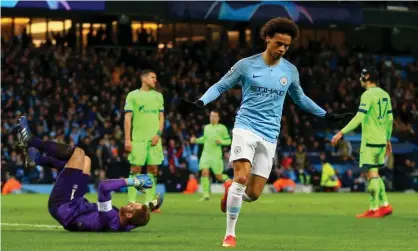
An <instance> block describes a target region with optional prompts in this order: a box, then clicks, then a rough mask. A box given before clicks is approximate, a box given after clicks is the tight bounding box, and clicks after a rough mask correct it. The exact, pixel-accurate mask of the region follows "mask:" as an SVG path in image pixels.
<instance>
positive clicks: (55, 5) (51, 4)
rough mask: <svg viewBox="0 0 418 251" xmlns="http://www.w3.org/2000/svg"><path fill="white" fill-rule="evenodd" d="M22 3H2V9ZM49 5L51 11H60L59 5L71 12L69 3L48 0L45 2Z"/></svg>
mask: <svg viewBox="0 0 418 251" xmlns="http://www.w3.org/2000/svg"><path fill="white" fill-rule="evenodd" d="M19 2H20V1H8V0H6V1H1V7H7V8H14V7H15V6H16V5H17V4H18V3H19ZM45 2H46V3H47V4H48V7H49V9H50V10H57V9H59V5H61V6H62V7H64V9H65V10H71V7H70V5H69V4H68V1H54V0H46V1H45Z"/></svg>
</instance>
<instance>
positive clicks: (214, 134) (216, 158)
mask: <svg viewBox="0 0 418 251" xmlns="http://www.w3.org/2000/svg"><path fill="white" fill-rule="evenodd" d="M209 120H210V124H209V125H206V126H205V128H204V132H203V136H202V137H200V138H197V139H196V138H195V137H192V138H191V140H190V143H192V144H194V143H197V144H203V152H202V156H201V158H200V161H199V170H201V175H200V185H201V187H202V190H203V198H202V200H209V194H210V181H209V174H210V172H209V169H211V170H212V172H213V173H214V174H215V176H216V179H217V180H218V181H222V182H224V181H226V180H227V179H228V178H229V177H228V176H227V175H226V174H223V171H224V162H223V152H222V147H223V146H229V145H231V136H230V135H229V133H228V129H227V128H226V127H225V126H224V125H222V124H219V112H218V111H216V110H213V111H211V113H210V117H209Z"/></svg>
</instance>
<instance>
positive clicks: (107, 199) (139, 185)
mask: <svg viewBox="0 0 418 251" xmlns="http://www.w3.org/2000/svg"><path fill="white" fill-rule="evenodd" d="M126 186H134V187H135V188H136V189H138V190H141V189H148V188H151V187H152V180H151V179H150V178H149V176H148V175H143V174H141V175H138V176H136V177H134V178H128V179H108V180H102V181H100V184H99V195H98V196H99V199H98V201H99V208H100V205H101V204H102V205H103V206H104V207H107V206H105V205H104V203H107V204H110V207H111V206H112V205H111V199H112V198H111V195H110V194H111V192H113V191H115V190H118V189H120V188H122V187H126Z"/></svg>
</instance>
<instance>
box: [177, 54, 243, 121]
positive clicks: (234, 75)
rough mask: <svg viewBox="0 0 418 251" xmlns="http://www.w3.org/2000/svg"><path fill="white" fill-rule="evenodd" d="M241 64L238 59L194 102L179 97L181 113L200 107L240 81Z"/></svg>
mask: <svg viewBox="0 0 418 251" xmlns="http://www.w3.org/2000/svg"><path fill="white" fill-rule="evenodd" d="M241 64H242V61H238V62H237V63H236V64H235V65H234V66H232V67H231V69H230V70H229V71H228V72H227V73H226V74H225V75H224V76H223V77H222V78H221V79H220V80H219V81H218V82H217V83H216V84H214V85H212V86H211V87H210V88H209V89H208V90H207V91H206V92H205V94H203V96H202V97H201V98H200V99H199V100H196V101H194V102H191V101H188V100H185V99H180V104H179V106H178V110H180V112H181V113H183V114H186V113H187V112H190V111H193V110H196V109H200V108H202V107H203V106H205V105H207V104H208V103H210V102H212V101H213V100H215V99H217V98H218V97H219V96H220V95H221V94H222V93H224V92H226V91H227V90H229V89H231V88H232V87H233V86H234V85H236V84H237V83H238V82H239V81H241V76H242V74H241V71H242V69H241V67H242V66H241Z"/></svg>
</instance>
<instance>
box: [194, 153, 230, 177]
mask: <svg viewBox="0 0 418 251" xmlns="http://www.w3.org/2000/svg"><path fill="white" fill-rule="evenodd" d="M203 168H209V169H211V170H212V172H213V173H214V174H215V175H218V174H222V173H223V171H224V162H223V160H222V158H215V159H213V158H210V157H209V156H204V155H202V157H201V158H200V161H199V170H202V169H203Z"/></svg>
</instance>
